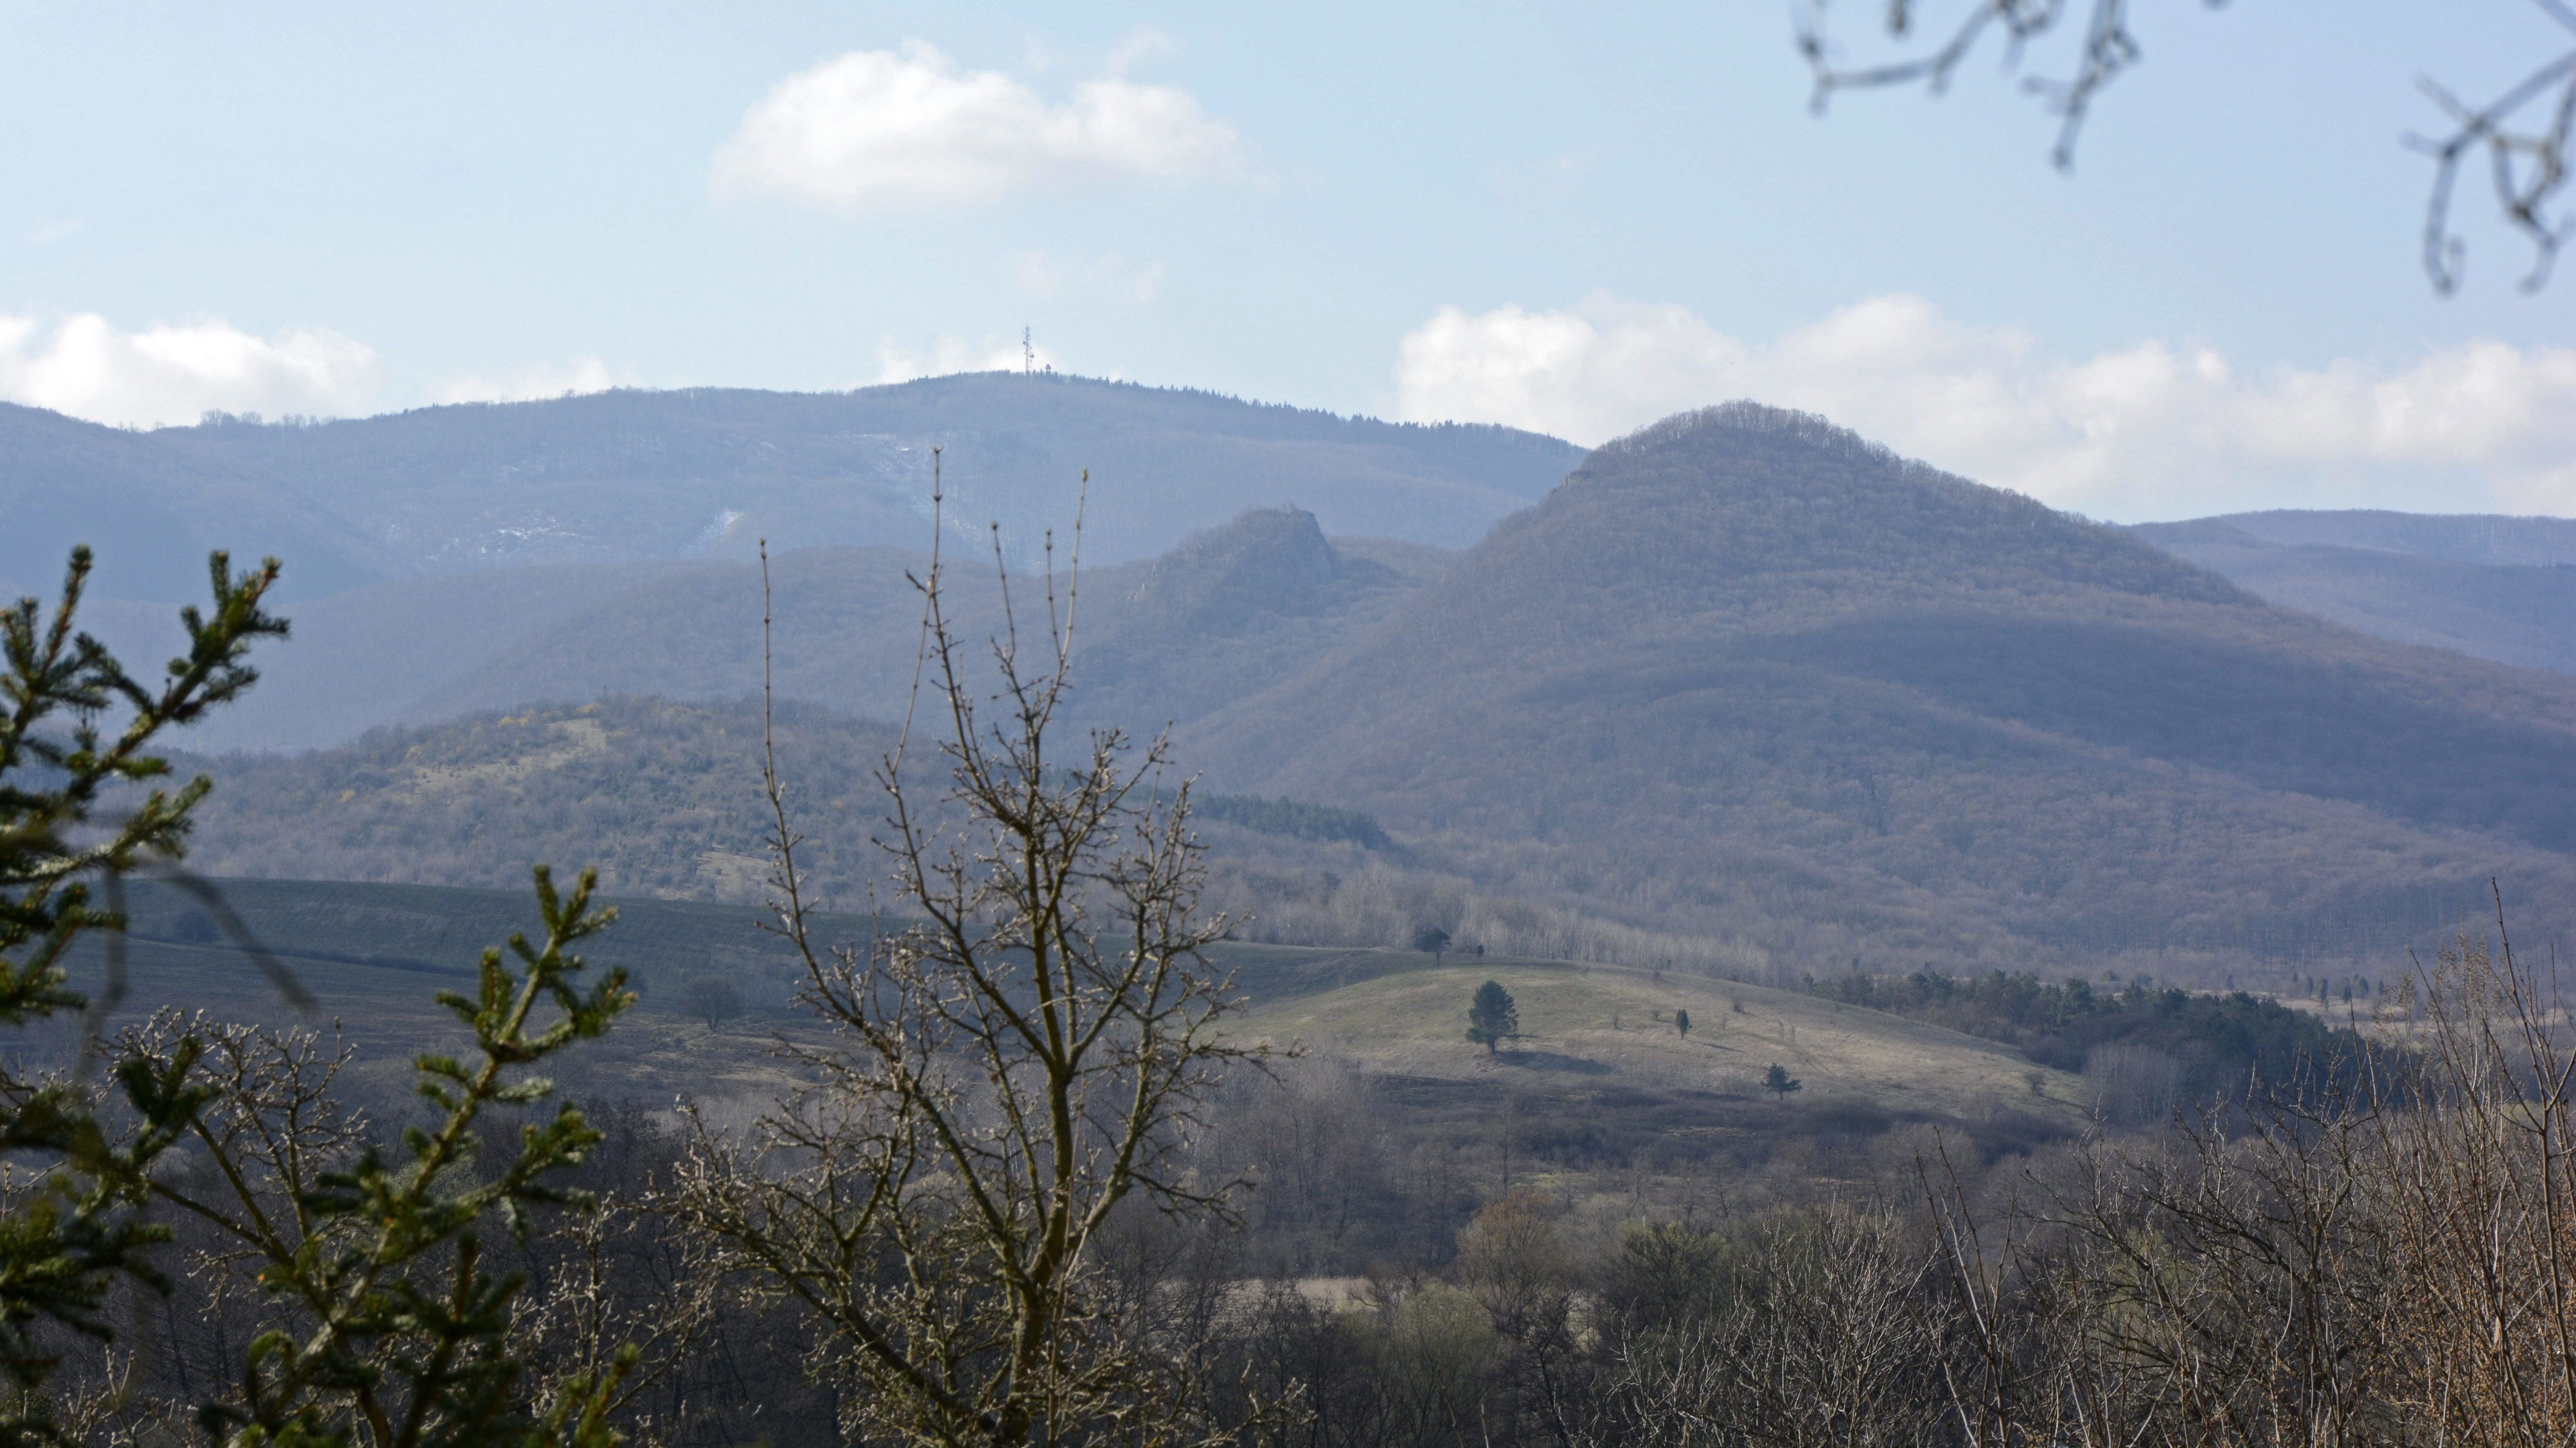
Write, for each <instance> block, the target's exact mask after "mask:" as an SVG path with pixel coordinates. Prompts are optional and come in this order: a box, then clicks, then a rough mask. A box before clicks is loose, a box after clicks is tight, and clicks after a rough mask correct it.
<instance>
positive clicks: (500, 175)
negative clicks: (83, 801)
mask: <svg viewBox="0 0 2576 1448" xmlns="http://www.w3.org/2000/svg"><path fill="white" fill-rule="evenodd" d="M2133 8H2134V9H2136V10H2137V11H2138V16H2137V22H2136V23H2137V27H2138V30H2139V33H2140V35H2141V38H2142V39H2143V41H2144V43H2145V46H2146V50H2147V59H2146V63H2145V64H2144V65H2143V66H2142V67H2140V68H2139V69H2138V70H2137V71H2136V72H2134V73H2133V74H2131V75H2130V76H2128V77H2126V78H2124V79H2123V80H2122V81H2121V82H2120V83H2119V85H2118V86H2117V87H2116V88H2115V89H2114V90H2112V91H2111V92H2110V93H2109V94H2108V95H2107V96H2106V97H2105V98H2104V99H2103V101H2102V103H2101V106H2100V109H2099V112H2098V114H2097V117H2096V120H2095V122H2094V125H2093V126H2092V128H2091V129H2090V131H2089V132H2088V134H2087V135H2086V137H2085V139H2084V142H2083V147H2082V151H2081V155H2080V158H2079V165H2078V168H2077V170H2076V173H2075V174H2074V175H2073V176H2072V177H2067V176H2061V175H2059V174H2057V173H2056V172H2055V171H2053V170H2052V169H2051V168H2050V167H2049V166H2048V164H2047V161H2046V152H2047V148H2048V144H2049V141H2050V138H2051V128H2050V123H2049V121H2048V119H2047V118H2046V117H2045V116H2043V115H2042V114H2040V113H2039V111H2038V109H2037V107H2036V106H2035V105H2034V104H2033V103H2032V102H2031V101H2030V100H2029V99H2028V98H2027V97H2025V96H2023V95H2021V94H2020V93H2019V92H2018V90H2017V87H2016V85H2015V84H2014V82H2013V81H2012V80H2011V79H2010V78H2008V77H2005V76H2002V75H2000V74H1998V73H1997V70H1996V67H1995V65H1994V63H1993V61H1994V57H1993V55H1992V53H1991V52H1990V53H1989V55H1988V56H1987V57H1985V58H1983V59H1982V60H1980V61H1977V62H1972V63H1971V64H1970V66H1969V67H1968V69H1967V70H1966V72H1965V73H1963V75H1962V76H1961V78H1960V81H1959V83H1958V85H1957V86H1956V87H1955V88H1954V90H1953V93H1952V94H1950V95H1949V96H1948V97H1946V98H1944V99H1941V100H1939V101H1937V102H1935V101H1932V100H1929V99H1927V98H1925V97H1924V96H1922V95H1921V94H1919V93H1912V92H1908V93H1877V94H1853V95H1846V96H1844V97H1841V98H1840V99H1838V100H1837V102H1836V103H1835V105H1834V107H1833V109H1832V111H1831V113H1830V114H1829V115H1828V116H1827V117H1826V118H1824V119H1821V120H1819V119H1817V118H1815V117H1813V116H1811V115H1810V114H1809V113H1808V110H1807V106H1806V100H1807V81H1806V74H1805V71H1804V68H1803V66H1802V64H1801V62H1800V61H1799V60H1798V59H1797V57H1796V55H1795V54H1794V53H1793V51H1792V49H1791V47H1790V43H1789V37H1790V28H1791V11H1790V10H1789V8H1788V7H1787V6H1785V5H1782V4H1775V3H1767V0H1742V3H1737V0H1701V3H1698V4H1692V5H1653V4H1638V5H1630V6H1618V7H1612V6H1599V5H1593V6H1576V5H1510V4H1493V3H1486V4H1477V5H1472V6H1471V5H1463V4H1462V5H1440V4H1398V5H1388V4H1383V3H1381V4H1374V5H1337V4H1308V5H1303V6H1295V7H1281V6H1247V5H1233V4H1221V3H1200V4H1193V5H1177V4H1172V5H1160V4H1132V5H1093V6H1086V7H1079V8H1075V7H1065V6H1037V5H999V4H997V5H984V6H976V7H963V6H937V5H921V4H880V5H858V4H832V5H826V4H765V5H764V4H744V5H733V6H721V7H719V6H706V5H676V4H653V3H632V0H629V3H621V4H617V5H613V6H612V5H606V4H584V3H556V4H549V5H545V6H524V5H513V6H502V5H486V4H472V3H449V4H442V5H439V6H436V7H430V6H417V7H394V6H374V5H348V4H345V3H343V4H333V5H321V4H310V5H307V4H257V3H237V4H226V5H221V6H208V5H204V4H202V3H197V4H170V5H151V4H129V5H122V6H115V7H104V6H95V5H87V4H78V5H76V4H69V3H30V0H18V3H15V4H13V5H12V6H10V7H9V8H8V9H7V10H6V11H5V12H0V108H5V112H6V114H5V117H0V153H5V156H6V162H5V164H6V167H7V173H8V175H9V177H10V182H11V184H10V185H9V186H8V187H6V188H5V192H0V395H5V396H9V397H14V398H17V399H19V400H24V401H31V402H36V403H39V404H42V405H53V406H59V407H61V408H63V409H64V410H66V411H72V412H75V413H79V414H82V415H87V416H94V417H98V418H100V419H101V420H107V421H118V422H132V423H146V424H148V423H154V422H161V421H170V420H177V419H181V418H187V417H193V416H194V415H195V412H196V411H197V410H199V409H200V408H202V407H205V406H223V407H228V408H232V409H234V410H239V409H241V408H244V407H257V408H260V409H261V410H264V411H268V412H271V413H276V412H287V411H304V412H325V413H335V412H336V413H346V412H366V411H377V410H383V409H387V408H395V407H404V406H414V405H419V404H422V403H425V402H432V401H437V400H441V399H447V398H457V397H467V396H527V395H547V394H550V393H555V392H561V391H563V390H566V389H567V388H571V387H594V386H599V385H604V384H627V385H642V386H672V385H683V384H697V383H708V384H735V385H749V386H762V387H780V388H798V389H817V388H840V387H849V386H854V385H860V384H865V383H872V382H877V381H880V380H886V379H888V378H894V377H900V376H904V375H912V374H917V373H920V372H924V371H936V370H950V369H953V368H957V367H961V366H980V365H986V363H987V362H988V361H990V360H991V359H994V358H996V357H1001V356H1007V355H1016V351H1017V344H1018V337H1019V331H1020V328H1021V327H1022V326H1023V325H1027V326H1030V327H1033V328H1034V329H1035V333H1036V336H1037V339H1038V342H1039V344H1040V346H1041V348H1042V349H1043V352H1044V354H1045V356H1046V357H1048V358H1049V359H1051V360H1052V361H1054V362H1055V363H1056V365H1058V366H1060V367H1063V368H1066V369H1069V370H1073V371H1078V372H1083V373H1087V374H1094V375H1114V376H1121V377H1127V378H1134V379H1139V380H1143V381H1149V382H1156V383H1171V384H1179V385H1188V386H1197V387H1206V388H1213V389H1217V390H1221V391H1226V392H1233V393H1239V394H1242V395H1245V396H1250V397H1256V398H1260V399H1264V400H1271V401H1283V402H1292V403H1298V404H1303V405H1308V406H1319V407H1329V408H1333V409H1336V410H1341V411H1361V412H1369V413H1374V414H1378V415H1384V416H1406V417H1417V418H1425V419H1428V418H1433V417H1464V418H1472V419H1480V420H1495V421H1508V422H1516V423H1520V424H1523V425H1528V426H1534V427H1540V428H1544V429H1547V430H1550V431H1556V432H1560V433H1563V434H1565V435H1568V436H1572V437H1575V438H1576V439H1577V440H1578V441H1583V442H1587V443H1588V442H1593V441H1598V440H1600V439H1601V438H1602V437H1606V436H1609V435H1611V434H1613V433H1615V432H1617V431H1620V430H1623V429H1624V428H1626V427H1630V426H1634V425H1637V424H1639V423H1642V422H1644V421H1648V420H1651V418H1652V417H1654V416H1656V415H1660V413H1662V412H1666V411H1670V410H1673V409H1675V408H1677V407H1680V406H1687V405H1693V404H1695V403H1702V402H1714V401H1718V400H1722V399H1723V398H1724V397H1726V396H1731V395H1738V394H1752V395H1759V396H1765V397H1767V398H1769V399H1770V400H1773V401H1780V402H1785V403H1789V404H1792V405H1800V406H1809V407H1813V408H1816V409H1817V410H1821V411H1825V412H1827V413H1828V414H1829V415H1834V416H1836V417H1837V418H1838V419H1840V420H1843V421H1846V422H1849V423H1851V424H1853V425H1855V426H1859V427H1861V428H1862V429H1863V430H1864V431H1867V432H1870V433H1872V434H1873V435H1875V436H1880V437H1883V438H1884V439H1885V440H1887V441H1889V442H1891V443H1892V444H1894V445H1896V446H1898V447H1900V448H1902V449H1904V450H1906V451H1909V452H1915V453H1918V454H1921V455H1924V456H1927V457H1930V458H1932V459H1933V460H1934V461H1937V462H1941V463H1943V464H1945V465H1947V466H1952V467H1956V468H1959V469H1961V470H1963V471H1967V472H1970V473H1972V474H1973V475H1976V476H1980V477H1983V478H1986V479H1988V480H1990V481H1996V482H2001V483H2005V484H2008V485H2011V486H2016V487H2021V488H2023V489H2025V490H2026V491H2031V492H2033V493H2035V494H2037V495H2039V496H2042V497H2044V498H2047V499H2048V500H2050V501H2052V502H2056V503H2059V504H2061V505H2063V506H2069V507H2076V508H2080V509H2083V510H2084V511H2087V512H2092V513H2095V514H2098V515H2103V516H2116V517H2156V516H2181V515H2187V514H2190V513H2194V512H2208V511H2218V510H2220V509H2222V508H2226V507H2234V506H2268V505H2291V506H2324V505H2336V504H2354V505H2363V504H2367V505H2386V506H2404V507H2416V508H2427V509H2436V508H2438V509H2449V510H2470V509H2481V510H2482V509H2488V508H2499V509H2507V510H2512V511H2530V512H2553V513H2562V514H2563V513H2576V352H2570V350H2569V344H2570V343H2572V342H2576V337H2571V336H2570V335H2569V332H2570V326H2569V322H2570V318H2571V315H2576V313H2571V308H2576V277H2570V278H2568V279H2566V280H2563V281H2562V282H2561V284H2560V285H2559V286H2558V287H2556V288H2555V289H2553V290H2551V291H2549V292H2546V293H2543V294H2542V295H2540V296H2538V297H2536V298H2535V297H2528V296H2525V295H2523V294H2522V293H2520V292H2519V291H2517V290H2516V289H2515V287H2514V285H2513V282H2514V280H2515V279H2516V278H2517V277H2518V276H2519V274H2520V271H2521V269H2522V267H2523V265H2524V263H2525V261H2526V253H2525V252H2524V250H2523V249H2522V248H2521V247H2520V246H2519V244H2518V243H2516V242H2515V241H2513V240H2512V239H2511V238H2509V237H2507V236H2505V235H2503V234H2502V233H2501V230H2500V228H2498V227H2497V226H2495V225H2494V224H2492V223H2491V222H2490V221H2489V219H2488V216H2487V214H2486V212H2485V211H2484V210H2482V209H2480V207H2479V204H2478V202H2477V199H2476V198H2475V197H2474V195H2472V196H2471V197H2470V198H2469V200H2468V203H2467V206H2466V207H2465V209H2464V214H2465V215H2466V217H2467V220H2468V222H2469V225H2468V227H2467V233H2468V236H2469V238H2470V241H2471V244H2472V251H2471V257H2470V272H2469V281H2468V285H2467V287H2466V288H2465V290H2464V291H2463V293H2462V294H2461V295H2459V296H2456V297H2453V298H2450V299H2448V300H2444V299H2440V298H2436V297H2434V296H2433V295H2431V293H2430V291H2429V289H2428V287H2427V286H2426V285H2425V282H2424V279H2423V277H2422V275H2421V273H2420V271H2419V270H2418V269H2417V264H2416V254H2415V253H2416V245H2417V229H2418V226H2419V223H2420V210H2421V203H2422V196H2423V190H2424V185H2425V181H2426V179H2427V167H2426V164H2425V163H2424V162H2423V161H2422V159H2421V158H2419V157H2417V156H2414V155H2412V154H2410V153H2408V152H2406V151H2405V150H2403V149H2401V148H2400V146H2399V145H2398V137H2399V136H2400V134H2401V133H2402V132H2404V131H2406V130H2408V129H2410V128H2423V127H2425V126H2428V125H2430V124H2431V123H2432V122H2433V120H2434V119H2435V118H2434V116H2433V114H2432V112H2431V110H2430V108H2429V107H2428V106H2427V105H2426V104H2425V103H2424V102H2423V101H2422V100H2421V98H2420V97H2419V96H2418V95H2417V94H2416V92H2415V89H2414V82H2415V78H2416V77H2417V76H2418V75H2419V74H2431V75H2434V76H2437V77H2440V78H2443V79H2446V80H2449V81H2452V82H2455V83H2456V84H2457V85H2458V86H2459V87H2460V88H2461V89H2462V90H2463V91H2464V92H2465V93H2467V94H2471V95H2481V94H2485V93H2488V92H2491V91H2493V90H2496V89H2500V88H2501V87H2502V86H2503V85H2504V84H2506V83H2508V82H2509V81H2510V80H2511V79H2512V78H2514V77H2516V76H2518V75H2519V74H2520V73H2521V72H2522V71H2523V70H2525V69H2528V68H2529V67H2530V65H2532V64H2534V63H2536V61H2537V60H2538V59H2540V58H2542V57H2543V56H2545V55H2546V54H2548V53H2550V50H2549V47H2552V46H2558V47H2561V48H2563V47H2564V46H2566V45H2568V44H2570V43H2576V37H2569V36H2568V35H2567V34H2566V33H2565V32H2563V31H2561V30H2558V29H2557V28H2556V27H2554V26H2553V25H2552V24H2551V23H2550V22H2549V21H2548V20H2547V19H2546V18H2545V17H2544V16H2542V14H2541V13H2540V11H2539V10H2538V8H2537V7H2535V6H2534V5H2532V4H2531V3H2529V0H2452V3H2450V4H2447V5H2443V6H2433V5H2428V4H2413V5H2398V4H2392V3H2349V0H2348V3H2344V4H2336V5H2329V4H2326V3H2323V0H2236V3H2234V4H2232V5H2230V6H2228V7H2226V8H2224V9H2220V10H2216V11H2211V10H2207V9H2204V8H2203V7H2202V6H2200V5H2198V4H2192V3H2185V0H2162V3H2158V0H2141V3H2140V4H2138V5H2137V6H2135V7H2133ZM1928 10H1929V13H1930V14H1932V15H1935V16H1938V15H1942V14H1945V13H1954V11H1955V7H1953V10H1952V11H1945V10H1944V9H1943V8H1942V7H1940V6H1938V5H1933V6H1930V7H1928ZM1845 11H1847V13H1843V12H1845ZM1871 21H1872V16H1871V15H1870V14H1869V12H1868V9H1867V7H1866V5H1865V4H1861V3H1856V0H1844V6H1843V7H1840V8H1838V12H1837V16H1836V29H1837V31H1838V33H1840V34H1842V35H1844V36H1845V37H1847V38H1848V40H1849V41H1851V42H1852V43H1853V48H1854V50H1855V51H1856V52H1859V53H1867V52H1868V50H1869V42H1870V41H1871V39H1872V35H1873V30H1872V25H1871ZM2064 64H2065V55H2064V50H2063V47H2062V46H2058V47H2052V48H2047V49H2043V50H2041V51H2040V52H2038V53H2036V54H2034V55H2033V56H2032V57H2030V59H2029V61H2028V63H2027V66H2026V68H2027V69H2028V70H2030V71H2032V72H2035V73H2043V74H2044V73H2050V72H2052V71H2054V70H2056V69H2059V68H2061V67H2062V66H2063V65H2064ZM907 107H909V108H910V109H906V108H907ZM800 127H801V128H803V129H801V130H800V129H799V128H800Z"/></svg>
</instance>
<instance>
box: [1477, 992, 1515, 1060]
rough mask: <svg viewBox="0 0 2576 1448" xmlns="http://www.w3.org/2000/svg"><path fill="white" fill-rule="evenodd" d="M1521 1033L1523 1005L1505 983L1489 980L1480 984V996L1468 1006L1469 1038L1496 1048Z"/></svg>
mask: <svg viewBox="0 0 2576 1448" xmlns="http://www.w3.org/2000/svg"><path fill="white" fill-rule="evenodd" d="M1520 1033H1521V1013H1520V1007H1519V1006H1518V1005H1517V1004H1515V1003H1514V1002H1513V1000H1512V993H1511V992H1510V991H1507V990H1505V989H1503V983H1502V982H1501V981H1498V980H1489V981H1487V982H1485V983H1484V984H1483V985H1480V986H1478V987H1476V998H1475V999H1474V1000H1473V1001H1470V1002H1469V1003H1468V1005H1467V1039H1468V1040H1471V1041H1474V1042H1476V1043H1477V1044H1478V1045H1481V1046H1483V1047H1484V1048H1485V1049H1486V1050H1487V1051H1492V1050H1495V1049H1497V1048H1498V1047H1499V1046H1500V1045H1501V1043H1502V1042H1504V1041H1506V1040H1509V1039H1510V1038H1511V1037H1513V1036H1517V1035H1519V1034H1520Z"/></svg>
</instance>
